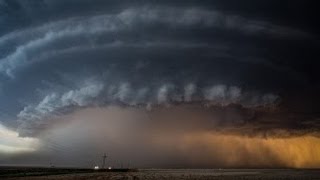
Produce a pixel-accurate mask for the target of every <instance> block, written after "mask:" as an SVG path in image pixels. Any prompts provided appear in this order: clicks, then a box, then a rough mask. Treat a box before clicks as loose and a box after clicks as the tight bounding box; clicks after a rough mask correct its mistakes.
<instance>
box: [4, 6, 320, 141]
mask: <svg viewBox="0 0 320 180" xmlns="http://www.w3.org/2000/svg"><path fill="white" fill-rule="evenodd" d="M231 2H232V4H233V5H229V3H226V2H224V1H214V2H212V1H201V2H199V1H185V2H184V3H181V2H178V1H134V2H133V1H126V2H123V1H121V2H119V1H102V0H97V1H95V2H92V1H85V0H81V1H73V0H70V1H57V0H44V1H32V2H31V1H22V0H21V1H18V0H17V1H14V0H10V1H9V0H8V1H5V0H2V1H0V13H1V14H0V15H1V16H0V26H1V29H0V80H1V82H0V96H1V98H2V101H1V102H0V109H5V111H6V112H5V113H7V114H8V115H6V118H8V119H14V120H15V119H18V125H17V126H18V129H19V132H20V133H21V135H22V136H26V135H34V134H37V132H38V131H42V130H43V129H46V128H47V127H48V126H49V127H50V126H51V124H52V123H54V120H53V119H59V117H61V116H64V115H66V114H69V113H70V112H74V111H77V110H78V109H81V108H88V107H97V106H99V107H101V106H108V105H111V104H124V105H125V106H135V107H141V106H142V107H143V108H145V109H146V110H151V109H154V108H155V107H156V108H157V106H160V107H162V106H165V107H169V106H171V105H172V104H185V103H193V102H200V107H202V108H207V106H218V107H222V108H223V109H222V110H220V111H215V110H213V112H215V113H216V114H219V113H220V114H229V113H230V114H231V115H232V116H231V117H228V118H223V117H222V115H221V117H217V119H224V120H222V121H226V123H228V122H230V121H233V120H232V119H234V120H235V121H237V120H239V121H240V122H242V121H243V119H249V120H246V121H245V122H246V123H245V125H244V126H241V127H239V128H237V130H238V131H241V132H244V133H245V134H251V132H252V134H259V133H256V132H255V131H259V132H265V131H269V130H270V129H271V130H273V129H277V128H279V129H285V130H287V129H288V131H291V130H292V131H295V130H296V129H298V130H297V131H299V128H300V129H302V130H301V132H307V131H308V130H310V132H314V131H317V130H318V128H316V127H317V124H318V119H317V118H316V117H317V116H318V115H317V114H316V112H317V111H318V109H317V108H314V106H315V105H312V104H311V105H310V102H306V103H303V105H301V106H302V108H300V112H298V114H299V115H292V114H295V112H292V111H294V110H293V108H292V107H294V106H295V105H297V104H300V100H298V99H296V97H299V96H309V95H310V93H309V90H310V89H313V90H314V89H316V90H317V89H318V88H319V85H318V83H319V81H318V79H317V78H316V75H319V73H318V71H317V70H318V69H317V65H316V63H315V62H314V59H315V57H317V56H315V54H316V52H317V48H318V33H317V31H316V29H315V28H312V22H311V23H310V21H309V20H310V18H309V17H310V16H309V15H308V14H306V9H305V8H306V7H305V6H300V5H301V2H300V1H290V2H289V1H282V3H279V2H276V1H274V2H273V1H260V2H259V3H253V2H250V3H248V2H249V1H242V2H241V3H240V2H238V1H231ZM307 4H308V3H307ZM264 7H268V8H271V9H275V12H273V13H270V12H269V11H268V12H266V10H265V9H264ZM285 7H286V8H287V7H292V8H293V9H294V10H296V11H300V12H303V13H302V15H301V16H300V14H299V13H298V14H296V13H297V12H296V11H294V10H288V9H287V11H288V14H289V15H287V16H284V15H283V12H281V11H282V9H281V8H285ZM297 15H299V17H300V18H302V19H304V20H308V21H307V22H304V21H301V20H297V21H294V22H292V20H291V19H292V18H293V17H296V16H297ZM289 20H290V21H289ZM302 90H303V93H302ZM316 97H318V95H316ZM314 99H317V98H314ZM279 102H281V103H279ZM288 102H290V103H288ZM308 103H309V104H308ZM316 103H318V102H316ZM232 104H237V105H239V107H238V106H237V108H235V109H232V110H230V109H229V108H228V106H230V105H232ZM226 106H227V108H226ZM270 106H272V107H273V106H276V108H280V109H281V110H280V111H281V112H280V113H278V114H277V113H274V112H272V113H271V112H268V113H266V112H263V113H260V112H259V111H258V110H256V108H258V107H261V108H262V109H264V108H266V109H267V108H269V107H270ZM310 106H312V107H313V108H312V109H313V110H312V112H311V113H312V114H308V115H305V114H304V112H305V111H306V110H307V109H310V108H309V107H310ZM8 107H10V108H9V109H8ZM306 107H308V108H306ZM224 108H226V109H224ZM286 108H287V109H288V110H287V109H286ZM209 109H210V108H209ZM283 109H285V110H283ZM211 110H212V109H211ZM233 111H237V113H233ZM243 111H245V112H246V111H253V112H254V114H256V113H258V114H260V115H259V118H256V117H252V118H250V117H249V118H248V117H246V114H245V115H243V113H242V112H243ZM238 112H240V113H238ZM2 114H3V113H2ZM270 114H271V115H270ZM1 116H3V115H1ZM1 116H0V117H1ZM10 116H11V117H10ZM250 116H251V115H250ZM255 116H256V115H255ZM291 116H297V118H291ZM265 119H267V120H268V121H269V120H270V119H273V121H272V122H270V123H269V124H272V125H270V127H267V125H265V124H263V122H264V120H265ZM274 119H275V120H274ZM301 119H303V120H302V122H301V123H299V121H300V120H301ZM1 121H9V120H2V119H1ZM231 124H232V123H231ZM304 124H309V125H305V126H304ZM232 126H235V125H234V124H232V125H231V127H232ZM313 127H315V128H314V129H315V130H313V129H312V128H313ZM228 128H229V127H228ZM229 129H230V128H229ZM242 129H246V130H243V131H242ZM248 129H249V130H248ZM230 131H231V130H230Z"/></svg>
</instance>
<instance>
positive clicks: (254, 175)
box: [0, 168, 320, 180]
mask: <svg viewBox="0 0 320 180" xmlns="http://www.w3.org/2000/svg"><path fill="white" fill-rule="evenodd" d="M24 170H26V169H24ZM1 172H2V173H1ZM3 172H6V171H5V169H4V168H2V169H1V170H0V175H2V177H1V176H0V179H21V180H22V179H23V180H25V179H27V180H28V179H30V180H31V179H32V180H33V179H35V180H40V179H49V180H75V179H77V180H78V179H79V180H85V179H97V180H98V179H105V180H109V179H113V180H117V179H119V180H120V179H121V180H122V179H128V180H137V179H168V180H178V179H189V180H195V179H213V180H219V179H222V180H228V179H230V180H231V179H239V180H247V179H248V180H251V179H252V180H253V179H259V180H277V179H279V180H291V179H293V180H295V179H297V180H298V179H302V180H316V179H320V170H291V169H141V170H139V171H137V172H93V171H92V170H88V169H87V170H85V169H56V170H52V169H51V170H50V169H47V170H45V169H44V168H42V169H41V168H38V169H36V168H30V169H29V171H27V172H28V173H26V174H25V176H24V175H23V174H21V173H22V171H21V169H20V171H16V172H17V174H16V175H14V174H12V173H11V174H10V175H9V174H8V173H7V175H9V176H4V173H3ZM11 172H13V171H12V169H11Z"/></svg>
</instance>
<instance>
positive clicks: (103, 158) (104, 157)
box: [101, 153, 108, 169]
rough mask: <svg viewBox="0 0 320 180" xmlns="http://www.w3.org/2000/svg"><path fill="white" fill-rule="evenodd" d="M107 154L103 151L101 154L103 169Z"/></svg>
mask: <svg viewBox="0 0 320 180" xmlns="http://www.w3.org/2000/svg"><path fill="white" fill-rule="evenodd" d="M107 157H108V156H107V155H106V153H104V155H103V156H102V167H101V168H102V169H104V166H105V165H106V159H107Z"/></svg>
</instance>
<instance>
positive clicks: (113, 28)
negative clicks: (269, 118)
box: [0, 7, 305, 77]
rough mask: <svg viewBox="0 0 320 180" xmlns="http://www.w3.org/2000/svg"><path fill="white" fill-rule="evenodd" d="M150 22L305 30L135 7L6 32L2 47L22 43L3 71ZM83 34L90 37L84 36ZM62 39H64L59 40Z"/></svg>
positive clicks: (1, 64)
mask: <svg viewBox="0 0 320 180" xmlns="http://www.w3.org/2000/svg"><path fill="white" fill-rule="evenodd" d="M151 24H153V25H154V24H166V25H167V26H169V27H170V26H171V27H172V28H183V27H186V28H187V27H197V28H218V29H219V28H220V29H226V30H228V29H229V30H237V31H241V32H243V33H248V34H260V33H263V34H271V35H275V36H301V35H304V34H305V33H303V32H299V31H298V30H294V29H290V28H286V27H281V26H276V25H272V24H269V23H266V22H258V21H252V20H248V19H245V18H242V17H238V16H234V15H226V14H224V13H221V12H218V11H209V10H203V9H197V8H191V9H173V8H168V7H162V8H149V7H144V8H139V9H136V8H133V9H126V10H123V11H122V12H120V13H119V14H113V15H110V14H109V15H100V16H94V17H86V18H70V19H68V20H63V21H58V22H54V23H49V24H46V25H43V26H40V27H37V28H31V29H29V30H22V31H18V32H13V33H10V34H7V35H4V36H2V37H1V38H0V47H3V48H4V47H6V46H8V44H9V46H10V43H19V45H18V44H16V45H18V46H16V47H15V46H13V47H11V50H10V49H9V52H10V53H9V54H7V55H5V56H4V57H3V58H2V59H1V60H0V72H1V73H3V74H6V75H8V76H10V77H13V76H14V74H13V71H15V70H16V69H19V68H23V67H25V66H27V65H29V64H32V63H33V60H34V58H35V57H36V56H39V54H40V55H41V54H45V53H47V52H48V51H49V52H50V51H51V52H52V51H58V50H63V49H66V48H70V46H71V47H74V46H79V45H78V43H79V42H78V41H79V39H80V43H82V44H83V43H85V44H87V43H89V44H90V42H92V41H90V39H92V38H95V37H96V36H97V35H99V34H101V33H108V32H117V31H129V32H130V30H133V29H137V28H138V26H139V25H143V26H146V25H151ZM83 36H85V37H87V38H84V40H83V39H82V40H81V38H83ZM30 37H31V38H30ZM68 38H69V39H68ZM75 39H78V40H75ZM59 41H60V42H62V43H59ZM63 42H67V43H63ZM93 45H94V44H93ZM98 46H99V45H98ZM14 47H15V48H14Z"/></svg>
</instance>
